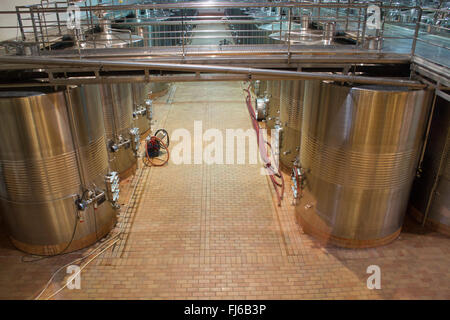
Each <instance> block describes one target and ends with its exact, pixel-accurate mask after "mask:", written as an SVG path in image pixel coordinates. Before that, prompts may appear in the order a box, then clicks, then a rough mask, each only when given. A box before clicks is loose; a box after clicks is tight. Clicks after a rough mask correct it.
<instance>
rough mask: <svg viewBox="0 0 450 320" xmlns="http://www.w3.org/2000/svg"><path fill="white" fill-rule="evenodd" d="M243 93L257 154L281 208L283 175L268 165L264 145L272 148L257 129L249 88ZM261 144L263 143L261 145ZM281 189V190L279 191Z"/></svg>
mask: <svg viewBox="0 0 450 320" xmlns="http://www.w3.org/2000/svg"><path fill="white" fill-rule="evenodd" d="M244 91H245V92H247V98H246V102H247V109H248V112H249V114H250V118H251V120H252V124H253V129H255V131H256V135H257V138H258V148H259V153H260V154H261V158H262V160H263V162H264V168H265V169H266V170H267V172H268V173H269V176H270V180H271V181H272V184H273V187H274V189H275V193H276V195H277V200H278V206H281V200H282V199H283V194H284V179H283V175H282V174H281V173H276V172H275V170H274V168H273V167H272V164H271V163H270V160H269V159H268V158H267V149H266V144H267V145H268V146H269V148H270V150H272V146H271V145H270V143H269V142H267V141H265V140H264V137H263V134H262V132H261V128H260V127H259V124H258V121H257V120H256V114H255V111H254V109H253V106H252V101H251V100H252V99H251V94H250V86H249V87H248V88H247V89H244ZM261 142H263V143H261ZM272 154H273V153H272ZM275 176H276V177H278V178H280V179H281V182H278V181H276V179H275ZM280 189H281V190H280Z"/></svg>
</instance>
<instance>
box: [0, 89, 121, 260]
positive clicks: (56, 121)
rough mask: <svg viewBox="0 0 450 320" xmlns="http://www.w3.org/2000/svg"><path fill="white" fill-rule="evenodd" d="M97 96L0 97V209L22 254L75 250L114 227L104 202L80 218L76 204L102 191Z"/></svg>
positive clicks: (104, 159) (75, 92) (104, 167)
mask: <svg viewBox="0 0 450 320" xmlns="http://www.w3.org/2000/svg"><path fill="white" fill-rule="evenodd" d="M98 89H99V88H98V86H89V87H77V88H73V89H70V90H69V91H68V92H65V91H56V92H46V93H44V92H42V91H36V90H35V89H33V91H9V92H2V93H0V96H1V97H0V110H1V114H2V120H3V124H2V125H1V126H0V139H1V140H2V141H8V143H2V144H0V206H1V208H2V211H3V212H4V220H5V224H6V227H7V229H8V232H9V236H10V238H11V240H12V242H13V244H14V245H15V246H16V247H17V248H19V249H20V250H23V251H26V252H29V253H34V254H42V255H54V254H59V253H62V252H70V251H74V250H78V249H80V248H83V247H85V246H88V245H90V244H92V243H94V242H95V241H97V240H98V239H100V238H102V237H103V236H104V235H106V234H107V233H108V232H109V231H110V230H111V228H112V227H113V226H114V224H115V222H116V213H115V210H114V208H113V206H112V205H111V203H109V202H107V201H102V202H100V198H98V199H97V200H99V201H95V203H96V205H97V206H98V207H97V209H96V210H94V207H93V206H92V205H90V206H87V207H86V208H85V210H84V211H78V209H77V205H76V203H75V202H76V199H77V195H78V196H80V195H83V196H85V197H88V196H89V194H87V193H86V191H88V190H89V191H91V190H95V192H97V191H100V190H102V191H105V190H106V186H105V176H106V175H107V174H108V171H109V169H108V156H107V153H106V149H105V132H104V127H103V115H102V109H101V100H100V96H99V90H98ZM95 194H97V193H95ZM103 195H104V194H103ZM102 199H103V200H106V199H104V197H103V198H102ZM108 200H110V199H108ZM83 220H84V221H83Z"/></svg>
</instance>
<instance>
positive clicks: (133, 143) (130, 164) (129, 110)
mask: <svg viewBox="0 0 450 320" xmlns="http://www.w3.org/2000/svg"><path fill="white" fill-rule="evenodd" d="M101 92H102V103H103V113H104V119H105V131H106V139H107V149H108V154H109V159H110V166H111V170H113V171H117V172H118V173H119V176H120V179H126V178H127V177H129V176H130V175H131V174H133V173H134V172H135V171H136V166H137V160H136V156H135V154H136V152H137V148H138V147H139V130H138V129H137V128H134V127H133V91H132V86H131V84H130V83H117V84H104V85H102V86H101ZM136 129H137V130H136ZM136 131H137V132H136Z"/></svg>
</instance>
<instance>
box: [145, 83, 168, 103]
mask: <svg viewBox="0 0 450 320" xmlns="http://www.w3.org/2000/svg"><path fill="white" fill-rule="evenodd" d="M169 88H170V83H168V82H152V83H151V85H150V89H151V95H150V97H151V98H152V99H155V98H158V97H161V96H163V95H165V94H166V93H167V92H168V91H169Z"/></svg>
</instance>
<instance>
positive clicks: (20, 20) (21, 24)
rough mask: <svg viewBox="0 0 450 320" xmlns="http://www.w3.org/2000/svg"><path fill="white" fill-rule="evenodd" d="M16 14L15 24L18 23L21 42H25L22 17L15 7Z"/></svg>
mask: <svg viewBox="0 0 450 320" xmlns="http://www.w3.org/2000/svg"><path fill="white" fill-rule="evenodd" d="M16 14H17V22H18V23H19V29H20V34H21V35H22V41H25V40H26V38H25V31H24V29H23V23H22V17H21V15H20V9H19V8H18V7H16ZM30 17H31V16H30Z"/></svg>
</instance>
